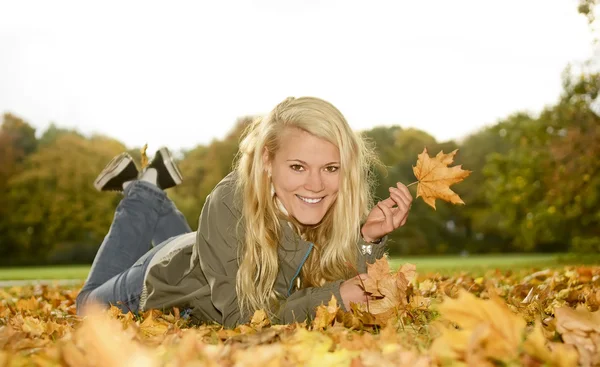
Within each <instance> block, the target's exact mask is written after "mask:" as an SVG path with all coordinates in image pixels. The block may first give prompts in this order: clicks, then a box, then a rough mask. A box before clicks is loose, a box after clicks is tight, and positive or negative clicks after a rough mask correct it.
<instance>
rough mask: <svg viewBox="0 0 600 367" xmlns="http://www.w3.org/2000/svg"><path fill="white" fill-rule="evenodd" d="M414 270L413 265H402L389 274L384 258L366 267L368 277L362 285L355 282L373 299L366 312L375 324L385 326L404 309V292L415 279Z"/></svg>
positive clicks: (388, 267) (386, 261)
mask: <svg viewBox="0 0 600 367" xmlns="http://www.w3.org/2000/svg"><path fill="white" fill-rule="evenodd" d="M415 269H416V268H415V266H414V265H413V264H404V265H402V266H401V267H400V269H398V271H396V272H395V273H391V272H390V265H389V263H388V260H387V258H385V257H383V258H381V259H377V260H375V263H373V264H368V265H367V275H368V276H369V277H368V278H367V279H365V280H364V281H363V282H362V283H361V282H360V281H359V280H357V284H358V285H360V286H361V287H362V288H363V289H364V290H365V292H367V293H368V294H369V295H370V296H372V297H374V299H372V300H370V301H369V306H368V312H369V313H370V314H371V315H373V316H374V318H375V322H376V324H378V325H385V324H386V323H387V321H389V320H390V319H392V318H393V317H395V316H397V315H398V313H399V311H401V310H403V309H404V308H405V307H406V305H407V300H406V290H407V288H408V284H409V282H410V281H411V280H412V279H413V278H414V277H415V274H416V271H415Z"/></svg>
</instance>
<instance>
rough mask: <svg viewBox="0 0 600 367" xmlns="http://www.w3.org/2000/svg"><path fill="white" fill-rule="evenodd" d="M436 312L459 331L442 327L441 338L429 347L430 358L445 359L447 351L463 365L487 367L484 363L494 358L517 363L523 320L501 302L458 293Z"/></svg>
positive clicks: (523, 327) (445, 301) (446, 300)
mask: <svg viewBox="0 0 600 367" xmlns="http://www.w3.org/2000/svg"><path fill="white" fill-rule="evenodd" d="M439 311H440V313H441V315H442V318H443V319H446V320H448V321H450V322H452V323H454V324H456V325H457V326H458V327H459V328H460V330H454V329H453V328H452V327H442V336H441V337H440V338H438V339H436V340H435V341H434V343H433V345H432V352H433V353H434V354H437V355H439V356H443V357H445V356H447V355H448V351H449V350H450V351H454V354H453V355H455V356H461V358H464V360H465V361H467V360H470V361H475V360H476V361H479V362H478V363H488V362H485V361H490V360H493V359H495V358H497V359H501V360H507V361H515V360H517V359H518V354H519V347H520V345H521V342H522V339H523V335H524V331H525V320H523V318H522V317H520V316H519V315H515V314H514V313H513V312H512V311H510V310H509V309H508V307H507V306H506V304H505V303H504V302H502V301H501V300H499V299H497V298H494V299H490V300H482V299H480V298H477V297H475V296H474V295H473V294H471V293H468V292H467V291H465V290H460V292H459V294H458V298H457V299H452V298H446V299H445V300H444V302H443V303H442V304H441V305H440V306H439ZM457 341H460V342H457Z"/></svg>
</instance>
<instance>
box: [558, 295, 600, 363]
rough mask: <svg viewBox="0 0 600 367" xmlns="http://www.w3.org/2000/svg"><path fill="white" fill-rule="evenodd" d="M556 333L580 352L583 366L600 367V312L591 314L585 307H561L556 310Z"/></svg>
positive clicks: (580, 360)
mask: <svg viewBox="0 0 600 367" xmlns="http://www.w3.org/2000/svg"><path fill="white" fill-rule="evenodd" d="M555 314H556V331H558V332H559V333H560V334H561V336H562V338H563V340H564V342H565V344H570V345H573V346H574V347H575V348H577V351H578V352H579V363H580V364H581V365H582V366H599V365H600V311H596V312H590V311H588V310H587V309H586V308H585V306H579V307H577V309H575V310H574V309H572V308H569V307H560V308H558V309H556V310H555Z"/></svg>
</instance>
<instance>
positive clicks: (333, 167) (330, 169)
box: [325, 166, 340, 173]
mask: <svg viewBox="0 0 600 367" xmlns="http://www.w3.org/2000/svg"><path fill="white" fill-rule="evenodd" d="M338 169H340V167H336V166H329V167H327V168H325V170H327V172H331V173H333V172H337V170H338Z"/></svg>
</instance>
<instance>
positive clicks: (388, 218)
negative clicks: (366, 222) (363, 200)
mask: <svg viewBox="0 0 600 367" xmlns="http://www.w3.org/2000/svg"><path fill="white" fill-rule="evenodd" d="M386 200H387V199H386ZM390 200H392V199H390ZM392 201H393V200H392ZM377 207H378V208H379V209H381V211H382V212H383V215H384V219H383V222H384V228H385V230H386V231H387V232H388V233H389V232H391V231H393V230H394V228H395V227H394V214H393V213H392V209H390V207H388V206H387V205H385V204H383V201H381V202H379V203H377Z"/></svg>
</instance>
